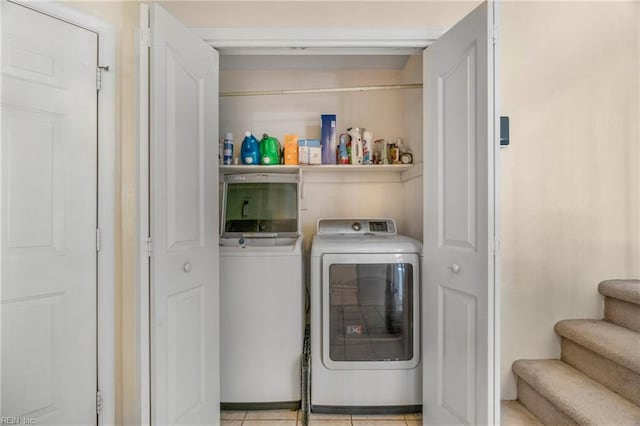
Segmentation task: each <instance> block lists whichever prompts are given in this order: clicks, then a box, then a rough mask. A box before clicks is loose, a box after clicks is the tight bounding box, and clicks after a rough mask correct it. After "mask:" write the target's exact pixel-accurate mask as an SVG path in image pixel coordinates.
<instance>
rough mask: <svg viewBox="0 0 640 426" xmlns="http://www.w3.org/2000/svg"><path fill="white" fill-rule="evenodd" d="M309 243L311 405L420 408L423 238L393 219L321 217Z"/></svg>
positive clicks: (342, 409) (346, 409) (332, 409)
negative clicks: (409, 233)
mask: <svg viewBox="0 0 640 426" xmlns="http://www.w3.org/2000/svg"><path fill="white" fill-rule="evenodd" d="M317 231H318V232H317V234H316V235H315V236H314V238H313V243H312V248H311V259H310V261H311V265H310V267H311V400H310V402H311V411H312V412H316V413H323V412H324V413H394V412H412V411H420V410H421V404H422V366H421V354H420V327H419V324H420V295H419V293H420V264H421V256H422V244H421V243H420V242H419V241H417V240H414V239H412V238H409V237H406V236H402V235H397V233H396V224H395V222H394V221H393V220H392V219H320V220H319V221H318V230H317Z"/></svg>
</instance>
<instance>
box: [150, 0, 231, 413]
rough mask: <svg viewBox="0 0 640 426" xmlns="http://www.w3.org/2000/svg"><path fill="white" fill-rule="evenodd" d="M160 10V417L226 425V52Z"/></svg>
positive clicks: (156, 162)
mask: <svg viewBox="0 0 640 426" xmlns="http://www.w3.org/2000/svg"><path fill="white" fill-rule="evenodd" d="M150 13H151V16H150V25H151V49H150V58H151V63H150V67H151V68H150V71H151V72H150V78H151V84H150V90H151V93H150V118H151V126H150V129H151V135H150V136H151V142H150V148H149V149H150V157H151V158H150V169H151V173H150V178H151V179H150V197H151V203H150V228H151V238H152V241H153V254H152V257H151V289H150V291H151V312H150V316H151V318H150V324H151V421H152V423H153V424H156V425H161V424H162V425H164V424H171V425H174V424H218V423H219V403H220V393H219V383H220V381H219V376H220V371H219V326H218V142H217V141H218V53H217V52H216V51H215V50H214V49H212V48H211V47H210V46H208V45H206V44H205V43H204V42H203V41H202V40H201V39H199V38H198V37H196V36H195V35H194V34H193V33H192V32H191V31H190V30H188V29H187V28H186V27H185V26H184V25H183V24H181V23H180V22H179V21H177V20H176V19H175V18H174V17H172V16H171V15H170V14H168V13H167V12H166V11H165V10H164V9H162V8H161V7H160V6H158V5H156V4H153V5H152V6H151V8H150Z"/></svg>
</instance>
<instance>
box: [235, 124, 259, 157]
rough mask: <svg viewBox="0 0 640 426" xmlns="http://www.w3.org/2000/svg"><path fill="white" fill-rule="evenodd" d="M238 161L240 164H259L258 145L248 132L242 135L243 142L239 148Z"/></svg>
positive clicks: (256, 140)
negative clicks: (239, 160)
mask: <svg viewBox="0 0 640 426" xmlns="http://www.w3.org/2000/svg"><path fill="white" fill-rule="evenodd" d="M240 159H241V161H242V164H248V165H256V164H260V143H259V142H258V139H256V137H255V136H253V135H252V134H251V132H249V131H247V132H245V134H244V140H243V141H242V146H241V147H240Z"/></svg>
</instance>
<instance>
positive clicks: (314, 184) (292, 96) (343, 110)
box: [219, 48, 423, 245]
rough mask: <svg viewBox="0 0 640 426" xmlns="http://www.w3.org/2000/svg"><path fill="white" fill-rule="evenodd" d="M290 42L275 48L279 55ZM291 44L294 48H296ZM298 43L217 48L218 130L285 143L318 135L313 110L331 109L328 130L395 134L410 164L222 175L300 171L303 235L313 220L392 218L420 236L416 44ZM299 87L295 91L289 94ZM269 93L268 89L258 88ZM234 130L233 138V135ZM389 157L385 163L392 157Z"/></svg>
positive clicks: (247, 169)
mask: <svg viewBox="0 0 640 426" xmlns="http://www.w3.org/2000/svg"><path fill="white" fill-rule="evenodd" d="M287 50H290V49H280V52H282V53H287ZM299 50H300V49H298V50H294V51H293V52H296V51H299ZM379 50H380V51H383V52H384V53H385V54H379V55H374V54H371V52H372V51H375V49H366V50H365V49H360V50H358V49H342V51H341V49H333V51H334V52H336V53H334V54H322V51H323V49H313V48H309V49H304V50H303V52H304V53H303V54H295V53H294V54H272V55H265V54H253V55H246V54H244V55H243V54H234V50H231V51H230V53H225V50H224V49H222V50H221V55H220V80H219V81H220V102H219V108H220V113H219V117H220V121H219V129H220V133H221V135H223V134H224V133H226V132H232V133H233V135H234V137H235V144H234V147H235V150H234V151H235V152H234V158H236V157H238V156H239V155H240V145H241V142H242V138H243V136H244V133H245V131H251V132H252V133H253V134H255V135H256V136H257V137H258V139H260V138H261V137H262V135H263V134H264V133H267V134H269V135H270V136H275V137H276V138H278V139H279V140H280V141H283V138H284V135H285V134H295V135H297V136H298V138H299V139H320V116H321V114H335V115H336V129H337V130H336V133H337V135H338V136H339V135H340V134H341V133H346V132H347V129H348V128H352V127H360V128H364V129H365V130H366V131H369V132H371V133H372V134H373V139H374V140H380V139H384V140H386V141H389V142H394V143H395V142H396V141H397V140H398V139H400V140H401V143H402V145H403V148H402V149H403V151H408V152H410V153H411V154H412V157H413V162H412V163H410V164H399V163H396V164H386V165H382V164H380V165H373V164H372V165H351V164H346V165H345V164H343V165H335V164H334V165H327V164H323V165H302V164H301V165H300V166H297V167H296V166H279V167H273V166H259V167H251V166H246V165H230V166H228V165H221V166H220V174H221V175H222V174H227V173H251V172H270V173H300V185H301V188H300V210H301V215H300V221H301V228H302V232H303V234H304V237H305V238H304V240H305V242H306V243H307V245H308V243H309V242H310V241H311V238H312V237H313V235H314V233H315V232H316V225H317V221H318V219H319V218H326V217H390V218H393V219H395V220H396V221H397V224H398V232H399V233H402V234H406V235H410V236H412V237H414V238H416V239H422V152H423V148H422V141H423V136H422V49H409V48H404V49H401V48H398V49H395V50H396V52H394V49H389V48H388V49H379ZM291 92H300V93H291ZM265 93H268V94H265ZM236 135H237V136H236ZM390 162H391V161H390Z"/></svg>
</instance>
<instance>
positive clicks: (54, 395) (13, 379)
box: [0, 1, 98, 425]
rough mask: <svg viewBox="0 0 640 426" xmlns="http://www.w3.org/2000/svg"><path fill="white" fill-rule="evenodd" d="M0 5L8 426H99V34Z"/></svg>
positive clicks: (4, 403) (3, 410)
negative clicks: (52, 425) (29, 425)
mask: <svg viewBox="0 0 640 426" xmlns="http://www.w3.org/2000/svg"><path fill="white" fill-rule="evenodd" d="M0 8H1V9H2V10H1V12H2V13H1V15H2V25H1V26H2V61H1V63H2V89H1V91H2V101H1V102H2V103H1V105H2V126H1V127H2V135H1V139H2V149H1V152H0V158H1V159H2V191H1V193H2V202H1V205H2V232H1V235H2V248H1V250H2V277H1V280H0V281H1V283H2V284H1V288H0V294H1V295H2V297H1V298H0V309H1V310H2V318H1V319H0V324H1V325H2V328H1V330H0V335H1V336H2V341H1V343H0V347H1V348H2V354H1V356H0V360H1V366H2V368H1V372H0V377H1V380H0V382H1V383H0V386H1V388H0V394H1V395H2V397H1V400H0V416H2V417H1V419H0V423H2V424H5V423H6V424H10V423H11V424H26V423H27V422H35V423H37V424H39V425H50V424H59V425H68V424H83V425H89V424H96V422H97V416H96V387H97V383H96V374H97V365H96V355H97V353H96V350H97V348H96V344H97V342H96V286H97V282H96V267H97V266H96V260H97V253H96V226H97V220H96V212H97V210H96V209H97V191H96V184H97V172H98V168H97V147H98V141H97V136H96V135H97V125H98V123H97V92H96V67H97V55H98V52H97V47H98V37H97V35H96V34H95V33H93V32H91V31H88V30H85V29H83V28H80V27H77V26H75V25H72V24H69V23H67V22H64V21H61V20H59V19H56V18H53V17H51V16H48V15H45V14H43V13H39V12H36V11H34V10H31V9H28V8H26V7H23V6H20V5H16V4H14V3H10V2H5V1H3V2H2V3H1V4H0Z"/></svg>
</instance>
